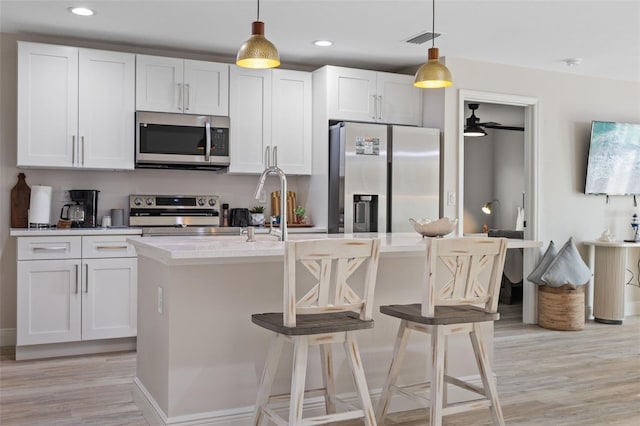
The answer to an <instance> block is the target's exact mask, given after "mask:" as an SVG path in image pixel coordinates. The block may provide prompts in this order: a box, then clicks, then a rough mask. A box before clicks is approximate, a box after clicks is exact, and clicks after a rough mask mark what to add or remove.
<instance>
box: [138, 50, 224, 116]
mask: <svg viewBox="0 0 640 426" xmlns="http://www.w3.org/2000/svg"><path fill="white" fill-rule="evenodd" d="M136 109H138V110H140V111H157V112H173V113H185V114H205V115H221V116H227V115H229V65H228V64H222V63H217V62H206V61H193V60H184V59H176V58H166V57H162V56H148V55H136Z"/></svg>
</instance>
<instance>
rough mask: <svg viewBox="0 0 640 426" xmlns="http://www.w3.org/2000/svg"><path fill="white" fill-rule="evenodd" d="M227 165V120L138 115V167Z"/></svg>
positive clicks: (150, 114)
mask: <svg viewBox="0 0 640 426" xmlns="http://www.w3.org/2000/svg"><path fill="white" fill-rule="evenodd" d="M228 165H229V118H228V117H216V116H208V115H188V114H168V113H152V112H137V113H136V167H172V166H175V167H180V166H186V167H198V166H201V167H214V166H218V167H226V166H228Z"/></svg>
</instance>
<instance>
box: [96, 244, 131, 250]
mask: <svg viewBox="0 0 640 426" xmlns="http://www.w3.org/2000/svg"><path fill="white" fill-rule="evenodd" d="M128 248H129V246H126V245H124V246H96V250H115V249H118V250H126V249H128Z"/></svg>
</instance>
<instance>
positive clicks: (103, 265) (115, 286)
mask: <svg viewBox="0 0 640 426" xmlns="http://www.w3.org/2000/svg"><path fill="white" fill-rule="evenodd" d="M137 265H138V259H136V258H115V259H88V260H84V261H83V265H82V278H83V283H82V340H93V339H108V338H114V337H130V336H135V335H136V333H137V317H136V315H137V314H136V312H137V296H138V285H137V277H138V267H137Z"/></svg>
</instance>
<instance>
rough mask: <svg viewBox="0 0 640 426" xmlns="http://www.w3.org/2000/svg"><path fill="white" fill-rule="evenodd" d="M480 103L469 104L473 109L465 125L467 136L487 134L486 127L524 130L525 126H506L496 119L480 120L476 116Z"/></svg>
mask: <svg viewBox="0 0 640 426" xmlns="http://www.w3.org/2000/svg"><path fill="white" fill-rule="evenodd" d="M479 106H480V104H469V109H470V110H471V115H470V116H469V118H467V123H466V126H465V127H464V135H465V136H472V137H478V136H487V132H486V131H485V130H484V129H502V130H516V131H520V132H523V131H524V127H522V126H504V125H502V124H500V123H496V122H495V121H487V122H483V123H481V122H480V119H479V118H478V117H476V110H477V109H478V107H479Z"/></svg>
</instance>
